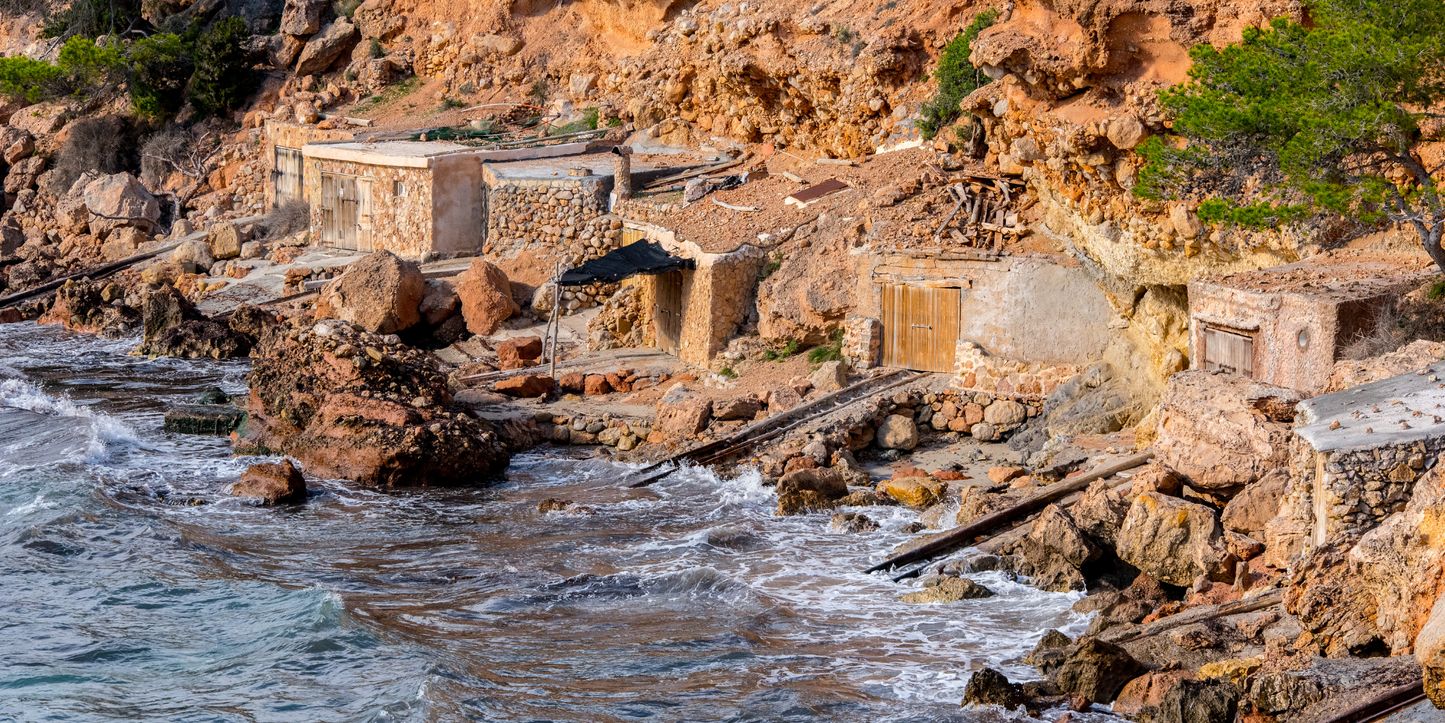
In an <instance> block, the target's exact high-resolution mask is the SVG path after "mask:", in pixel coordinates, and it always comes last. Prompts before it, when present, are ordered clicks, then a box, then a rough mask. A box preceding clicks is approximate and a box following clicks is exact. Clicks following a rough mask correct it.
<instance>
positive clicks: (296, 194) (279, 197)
mask: <svg viewBox="0 0 1445 723" xmlns="http://www.w3.org/2000/svg"><path fill="white" fill-rule="evenodd" d="M275 168H276V170H274V171H272V174H273V176H274V179H275V182H276V205H278V206H279V205H281V204H283V203H286V202H287V201H295V200H299V199H300V198H301V187H302V186H301V180H302V179H301V168H302V165H301V151H300V149H296V148H287V147H285V146H276V158H275Z"/></svg>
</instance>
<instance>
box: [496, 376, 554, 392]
mask: <svg viewBox="0 0 1445 723" xmlns="http://www.w3.org/2000/svg"><path fill="white" fill-rule="evenodd" d="M492 391H494V392H497V393H498V394H505V395H507V396H509V397H545V396H547V394H548V393H549V392H551V391H552V377H549V376H547V375H545V374H524V375H522V376H519V377H512V378H511V379H503V380H502V381H500V382H497V383H496V384H494V385H493V386H492Z"/></svg>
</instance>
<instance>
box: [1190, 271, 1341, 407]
mask: <svg viewBox="0 0 1445 723" xmlns="http://www.w3.org/2000/svg"><path fill="white" fill-rule="evenodd" d="M1339 318H1340V304H1339V302H1336V301H1333V300H1330V299H1322V298H1318V297H1308V296H1301V295H1299V294H1289V293H1270V292H1261V293H1256V292H1249V291H1244V290H1242V289H1232V288H1228V287H1224V286H1219V285H1217V284H1211V283H1206V282H1201V281H1192V282H1190V284H1189V320H1190V323H1189V366H1190V367H1192V368H1194V369H1200V368H1203V366H1204V332H1205V329H1206V328H1207V327H1209V326H1211V325H1212V326H1218V327H1224V328H1227V329H1235V330H1238V331H1243V332H1248V333H1250V334H1252V335H1253V336H1254V378H1255V379H1258V380H1260V381H1263V382H1269V383H1270V384H1275V385H1278V386H1281V387H1288V388H1290V389H1298V390H1300V391H1302V392H1306V393H1309V394H1316V393H1318V392H1320V391H1323V390H1324V388H1325V387H1326V386H1327V385H1328V384H1329V381H1330V372H1331V371H1332V370H1333V369H1334V362H1335V355H1336V352H1337V350H1338V344H1337V337H1338V336H1339V332H1340V329H1339ZM1301 333H1303V334H1304V340H1305V343H1304V344H1303V345H1301V344H1300V335H1301Z"/></svg>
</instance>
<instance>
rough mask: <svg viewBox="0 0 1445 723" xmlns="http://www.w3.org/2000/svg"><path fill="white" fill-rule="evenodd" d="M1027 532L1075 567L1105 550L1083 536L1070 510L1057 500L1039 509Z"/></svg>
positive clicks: (1034, 540) (1043, 546) (1095, 557)
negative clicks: (1041, 509) (1066, 510)
mask: <svg viewBox="0 0 1445 723" xmlns="http://www.w3.org/2000/svg"><path fill="white" fill-rule="evenodd" d="M1028 536H1029V539H1031V540H1032V541H1033V542H1034V544H1035V545H1037V546H1038V547H1041V548H1044V549H1047V550H1048V551H1049V552H1050V553H1052V554H1054V555H1057V556H1058V557H1060V558H1061V559H1063V560H1064V561H1065V562H1067V563H1068V564H1070V565H1072V566H1073V567H1075V568H1080V567H1083V566H1084V565H1086V564H1088V563H1090V562H1093V561H1094V560H1097V559H1099V556H1100V555H1101V554H1102V553H1103V551H1102V550H1100V549H1099V547H1098V546H1097V545H1095V544H1094V543H1093V542H1091V541H1090V540H1089V538H1088V537H1086V536H1084V533H1083V532H1081V531H1080V530H1079V528H1078V526H1077V525H1075V524H1074V519H1073V518H1072V517H1071V516H1069V513H1068V512H1065V511H1064V510H1063V508H1061V507H1059V506H1058V505H1056V504H1055V505H1049V506H1048V507H1045V508H1044V511H1043V512H1041V513H1039V516H1038V518H1037V519H1035V520H1034V525H1033V528H1032V529H1031V530H1030V531H1029V535H1028Z"/></svg>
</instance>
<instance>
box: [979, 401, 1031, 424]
mask: <svg viewBox="0 0 1445 723" xmlns="http://www.w3.org/2000/svg"><path fill="white" fill-rule="evenodd" d="M1028 411H1029V410H1028V407H1025V406H1024V405H1022V404H1019V403H1018V402H1015V401H1012V400H1009V399H999V400H997V401H995V402H994V403H993V404H990V405H988V408H987V409H985V410H983V421H985V422H988V423H989V424H992V425H993V426H994V428H995V429H1007V428H1010V427H1017V426H1018V425H1020V424H1023V423H1024V420H1025V419H1027V418H1028Z"/></svg>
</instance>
